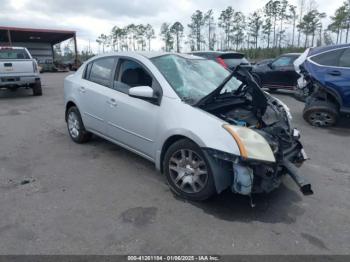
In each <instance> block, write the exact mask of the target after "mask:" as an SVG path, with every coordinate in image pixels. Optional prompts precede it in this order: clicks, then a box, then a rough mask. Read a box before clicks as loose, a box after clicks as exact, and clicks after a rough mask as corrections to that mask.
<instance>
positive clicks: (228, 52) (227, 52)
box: [188, 50, 242, 55]
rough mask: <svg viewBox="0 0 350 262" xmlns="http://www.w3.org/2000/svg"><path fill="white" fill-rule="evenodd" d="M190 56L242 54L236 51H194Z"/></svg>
mask: <svg viewBox="0 0 350 262" xmlns="http://www.w3.org/2000/svg"><path fill="white" fill-rule="evenodd" d="M188 54H191V55H195V54H216V55H223V54H242V53H240V52H236V51H211V50H208V51H192V52H189V53H188Z"/></svg>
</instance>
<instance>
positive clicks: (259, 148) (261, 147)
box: [222, 124, 276, 162]
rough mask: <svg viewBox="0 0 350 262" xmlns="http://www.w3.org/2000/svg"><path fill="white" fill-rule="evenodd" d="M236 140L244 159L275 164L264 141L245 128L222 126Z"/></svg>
mask: <svg viewBox="0 0 350 262" xmlns="http://www.w3.org/2000/svg"><path fill="white" fill-rule="evenodd" d="M222 127H223V128H224V129H225V130H226V131H227V132H229V133H230V134H231V136H232V137H233V138H234V139H235V140H236V143H237V145H238V148H239V151H240V154H241V156H242V157H243V158H244V159H255V160H261V161H268V162H276V159H275V156H274V154H273V152H272V149H271V147H270V145H269V144H268V143H267V141H266V139H265V138H264V137H262V136H261V135H260V134H258V133H257V132H255V131H253V130H252V129H249V128H247V127H241V126H233V125H229V124H224V125H223V126H222Z"/></svg>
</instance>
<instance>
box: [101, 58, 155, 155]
mask: <svg viewBox="0 0 350 262" xmlns="http://www.w3.org/2000/svg"><path fill="white" fill-rule="evenodd" d="M135 86H150V87H152V88H153V89H157V88H160V86H159V84H158V82H157V81H156V80H155V79H154V77H152V76H151V74H150V73H149V72H148V70H147V69H146V68H145V67H144V66H143V65H141V64H140V63H138V62H136V61H133V60H129V59H119V62H118V66H117V72H116V74H115V79H114V84H113V88H112V89H110V90H109V92H108V99H109V101H110V102H109V106H108V107H107V135H108V136H109V137H111V138H112V139H113V140H115V141H116V142H119V143H121V144H123V145H125V146H127V147H128V148H129V149H132V150H135V151H137V152H138V153H142V154H143V155H144V156H146V157H148V158H150V159H155V139H156V137H157V130H158V126H159V125H160V122H159V118H158V115H159V111H160V106H159V105H158V104H154V103H151V102H148V101H145V100H142V99H139V98H134V97H131V96H129V95H128V91H129V89H130V88H131V87H135Z"/></svg>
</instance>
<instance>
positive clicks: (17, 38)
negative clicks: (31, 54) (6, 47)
mask: <svg viewBox="0 0 350 262" xmlns="http://www.w3.org/2000/svg"><path fill="white" fill-rule="evenodd" d="M70 38H74V39H75V38H76V32H75V31H65V30H51V29H34V28H18V27H4V26H0V42H8V43H9V44H10V45H11V44H12V43H13V42H32V43H43V42H44V43H50V44H51V45H55V44H58V43H60V42H63V41H65V40H68V39H70Z"/></svg>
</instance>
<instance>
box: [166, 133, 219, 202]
mask: <svg viewBox="0 0 350 262" xmlns="http://www.w3.org/2000/svg"><path fill="white" fill-rule="evenodd" d="M163 170H164V172H165V175H166V178H167V180H168V183H169V186H170V188H171V189H172V190H173V191H174V192H175V193H176V194H177V195H179V196H181V197H183V198H186V199H189V200H194V201H200V200H205V199H208V198H209V197H211V196H212V195H213V194H214V193H215V186H214V181H213V176H212V172H211V168H210V166H209V163H208V161H207V160H206V158H205V155H204V154H203V152H202V150H201V149H200V148H199V147H198V146H197V145H196V144H195V143H193V142H192V141H190V140H187V139H182V140H179V141H177V142H175V143H174V144H173V145H171V146H170V147H169V149H168V150H167V152H166V154H165V157H164V162H163Z"/></svg>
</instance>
